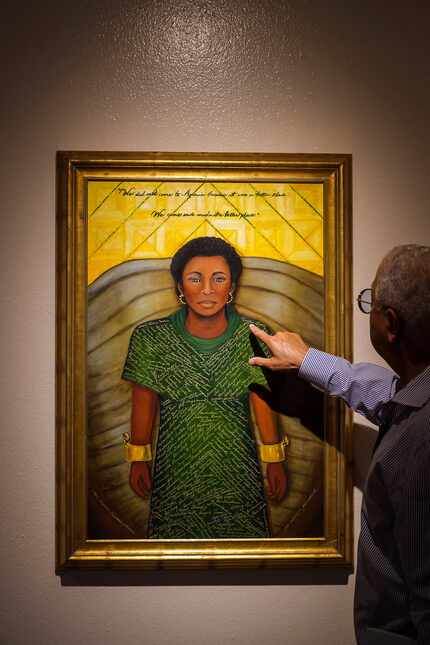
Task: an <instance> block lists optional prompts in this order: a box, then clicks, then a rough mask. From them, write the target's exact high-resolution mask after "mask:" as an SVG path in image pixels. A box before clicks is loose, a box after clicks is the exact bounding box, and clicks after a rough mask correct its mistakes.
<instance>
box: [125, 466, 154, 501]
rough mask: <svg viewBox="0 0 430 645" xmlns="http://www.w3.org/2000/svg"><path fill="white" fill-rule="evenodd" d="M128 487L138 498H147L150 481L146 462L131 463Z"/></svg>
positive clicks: (149, 490)
mask: <svg viewBox="0 0 430 645" xmlns="http://www.w3.org/2000/svg"><path fill="white" fill-rule="evenodd" d="M130 486H131V487H132V489H133V490H134V492H135V493H136V495H139V497H148V496H149V494H150V492H151V488H152V480H151V470H150V468H149V465H148V462H147V461H133V463H132V464H131V468H130Z"/></svg>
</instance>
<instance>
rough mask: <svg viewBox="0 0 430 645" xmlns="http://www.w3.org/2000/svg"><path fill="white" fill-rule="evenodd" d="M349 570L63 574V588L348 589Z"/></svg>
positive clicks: (61, 577)
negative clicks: (298, 586)
mask: <svg viewBox="0 0 430 645" xmlns="http://www.w3.org/2000/svg"><path fill="white" fill-rule="evenodd" d="M351 573H352V567H342V568H339V569H334V570H333V569H328V568H327V569H322V568H313V569H309V570H303V569H300V568H294V569H291V568H289V569H281V568H279V569H261V568H259V569H258V568H254V569H235V570H232V569H224V570H222V569H216V570H214V569H204V570H191V571H190V570H174V571H167V570H162V569H158V570H155V571H152V570H151V571H144V570H142V571H94V570H88V571H82V570H79V571H66V572H64V573H62V574H61V575H60V580H61V585H62V586H63V587H137V586H140V587H189V586H197V587H198V586H223V587H224V586H228V587H230V586H238V585H240V586H241V587H243V586H262V587H266V586H275V585H276V586H280V585H282V586H285V585H289V586H291V585H293V586H294V585H314V586H315V585H347V584H348V577H349V575H350V574H351Z"/></svg>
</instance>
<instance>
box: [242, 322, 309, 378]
mask: <svg viewBox="0 0 430 645" xmlns="http://www.w3.org/2000/svg"><path fill="white" fill-rule="evenodd" d="M249 328H250V330H251V331H252V333H253V334H254V335H255V336H257V338H260V340H262V341H263V343H265V344H266V345H267V347H268V348H269V349H270V351H271V353H272V356H271V358H263V357H260V356H254V357H253V358H250V359H249V363H250V365H258V366H260V367H268V368H269V369H271V370H291V369H297V368H299V367H300V365H301V364H302V362H303V359H304V357H305V356H306V354H307V352H308V350H309V346H308V345H306V343H305V342H304V340H303V338H302V337H301V336H299V334H293V333H292V332H289V331H278V332H276V334H274V335H273V336H271V335H270V334H266V332H265V331H263V330H262V329H260V328H259V327H256V326H255V325H250V326H249Z"/></svg>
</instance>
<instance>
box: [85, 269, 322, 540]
mask: <svg viewBox="0 0 430 645" xmlns="http://www.w3.org/2000/svg"><path fill="white" fill-rule="evenodd" d="M169 265H170V260H168V259H167V260H166V259H162V260H132V261H129V262H125V263H123V264H121V265H119V266H116V267H114V268H112V269H110V270H109V271H107V272H106V273H104V274H103V275H102V276H100V277H99V278H98V279H97V280H96V281H95V282H94V283H93V284H92V285H91V286H90V287H89V288H88V478H89V496H88V500H89V504H88V510H89V512H88V533H89V537H90V538H113V539H115V538H118V539H120V538H145V537H146V526H147V520H148V513H149V500H143V499H142V498H140V497H138V496H137V495H135V493H134V492H133V491H132V489H131V488H130V485H129V481H128V477H129V464H128V463H127V462H126V461H125V459H124V451H123V441H122V433H123V432H127V431H128V430H129V423H130V410H131V386H130V384H129V383H127V382H125V381H123V380H121V373H122V369H123V365H124V360H125V357H126V355H127V348H128V343H129V339H130V335H131V333H132V331H133V329H134V328H135V327H136V325H138V324H140V323H141V322H143V321H146V320H153V319H156V318H160V317H163V316H166V315H169V314H171V313H172V312H173V311H175V310H176V309H177V308H178V302H177V299H176V295H175V290H174V285H173V282H172V279H171V277H170V272H169ZM243 265H244V271H243V274H242V277H241V281H240V286H239V287H238V289H237V292H236V294H235V304H236V308H237V310H238V311H239V313H240V314H242V315H244V316H249V317H252V318H257V319H258V320H261V321H262V322H264V323H266V324H267V325H268V326H269V327H270V328H271V329H272V330H273V331H276V330H278V329H281V328H287V329H290V330H292V331H298V332H300V334H301V335H302V336H303V337H304V338H305V339H306V340H307V342H308V343H310V344H312V345H313V346H314V347H322V345H323V328H324V324H323V302H324V298H323V280H322V278H320V277H319V276H317V275H315V274H312V273H309V272H307V271H305V270H303V269H300V268H297V267H294V266H291V265H288V264H286V263H284V262H278V261H276V260H268V259H261V258H248V259H244V260H243ZM320 424H321V432H320V433H319V435H320V437H321V436H323V417H322V414H321V419H320ZM278 425H279V428H280V429H281V430H282V432H283V433H284V434H286V435H287V436H288V439H289V446H288V448H287V453H288V454H287V469H288V470H287V472H288V482H289V483H288V493H287V496H286V498H285V499H284V500H283V501H282V502H281V503H280V504H276V505H275V504H272V503H269V514H270V518H271V528H272V535H273V536H284V537H297V536H311V535H321V534H322V516H323V506H322V505H323V455H324V442H323V440H322V439H321V438H319V437H318V436H317V433H314V432H311V431H310V430H309V429H308V428H306V427H305V426H304V425H302V423H301V422H300V420H299V419H298V418H296V417H288V416H284V415H279V422H278ZM256 434H257V441H258V433H256ZM155 442H156V433H154V443H155Z"/></svg>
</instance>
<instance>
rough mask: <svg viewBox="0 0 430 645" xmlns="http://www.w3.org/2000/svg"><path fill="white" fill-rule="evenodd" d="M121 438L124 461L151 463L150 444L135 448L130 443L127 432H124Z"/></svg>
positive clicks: (135, 446) (134, 445)
mask: <svg viewBox="0 0 430 645" xmlns="http://www.w3.org/2000/svg"><path fill="white" fill-rule="evenodd" d="M122 436H123V439H124V450H125V458H126V461H128V462H132V461H152V446H151V444H150V443H146V444H145V445H143V446H137V445H136V444H134V443H130V435H129V434H128V432H124V433H123V435H122Z"/></svg>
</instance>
